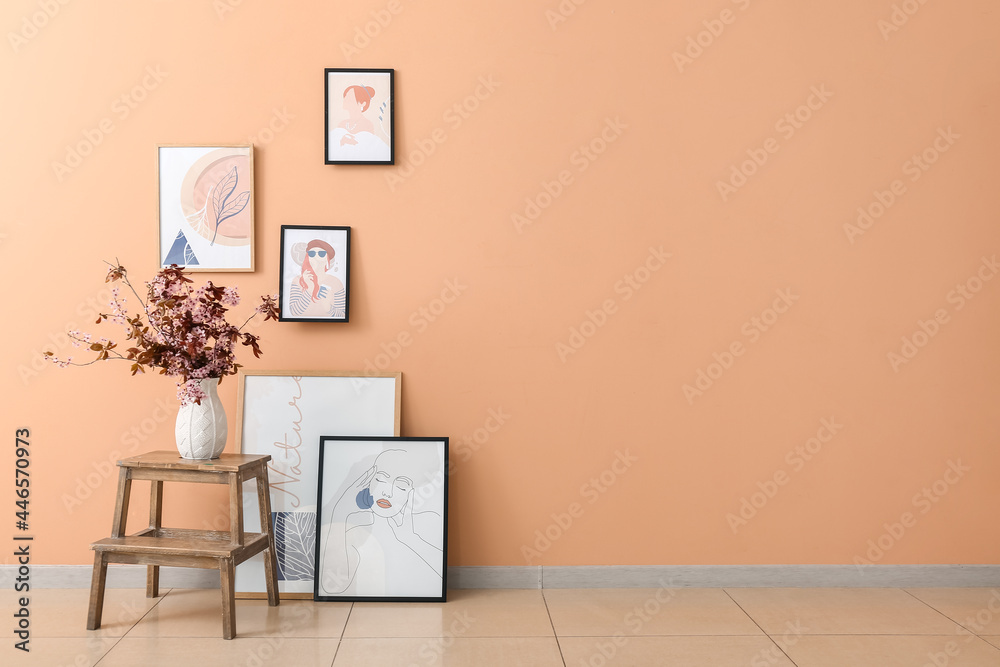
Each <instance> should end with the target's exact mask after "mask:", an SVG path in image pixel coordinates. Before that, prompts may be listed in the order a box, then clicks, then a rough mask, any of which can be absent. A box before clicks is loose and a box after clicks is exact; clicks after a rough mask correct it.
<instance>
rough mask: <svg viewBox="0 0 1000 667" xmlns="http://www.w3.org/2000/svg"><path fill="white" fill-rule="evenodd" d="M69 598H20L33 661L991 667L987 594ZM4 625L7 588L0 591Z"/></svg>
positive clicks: (999, 628)
mask: <svg viewBox="0 0 1000 667" xmlns="http://www.w3.org/2000/svg"><path fill="white" fill-rule="evenodd" d="M87 594H88V592H87V591H85V590H38V591H33V592H32V595H31V603H30V607H29V608H30V611H31V643H30V647H31V652H30V653H27V654H26V653H23V652H21V651H18V650H15V649H14V647H13V644H14V641H15V639H14V638H13V636H12V635H11V634H9V633H5V634H7V639H5V640H4V642H3V645H2V647H0V665H4V666H7V665H32V666H38V667H43V666H44V667H50V666H51V667H90V666H92V665H98V666H99V667H133V666H135V665H148V666H149V667H159V666H161V665H163V666H168V665H169V666H170V667H174V666H177V665H180V666H181V667H200V666H201V665H211V666H212V667H228V666H237V665H238V666H240V667H277V666H285V665H288V666H294V667H310V666H313V665H316V666H322V667H331V666H334V667H340V666H348V667H366V666H367V665H378V666H379V667H387V666H388V667H397V666H400V667H419V666H432V665H448V666H450V667H455V666H458V665H472V666H476V667H480V666H484V665H503V666H507V665H514V666H520V665H526V666H532V665H537V666H539V667H548V666H550V665H551V666H553V667H557V666H558V667H610V666H614V665H629V666H637V667H643V666H646V665H649V666H652V665H656V666H657V667H659V666H661V665H683V666H685V667H698V666H705V667H730V666H734V667H735V666H736V665H740V666H744V667H782V666H784V667H788V666H790V665H797V666H799V667H821V666H822V667H867V666H869V665H870V666H872V667H876V666H877V667H895V666H897V665H898V666H904V665H905V666H906V667H978V666H985V665H991V666H1000V590H997V589H989V588H961V589H954V588H948V589H945V588H927V589H898V588H864V589H861V588H814V589H805V588H731V589H719V588H676V589H577V590H564V589H545V590H457V591H452V592H451V593H450V594H449V602H448V603H446V604H378V603H355V604H351V603H326V602H324V603H314V602H311V601H290V600H286V601H284V602H282V604H281V605H280V606H279V607H276V608H270V607H268V606H267V603H266V602H264V601H249V600H247V601H238V602H237V614H236V625H237V632H238V637H237V639H234V640H232V641H225V640H223V639H221V637H220V635H221V631H222V621H221V610H222V604H221V600H220V595H219V592H218V591H214V590H179V589H174V590H169V591H166V593H165V594H164V595H163V596H162V597H160V598H158V599H156V600H147V599H146V598H145V597H144V591H142V590H117V589H116V590H110V589H109V590H108V593H107V597H106V600H105V608H104V625H103V627H102V628H101V630H99V631H96V632H88V631H87V630H85V629H84V627H85V624H86V610H87ZM0 600H2V601H3V602H4V605H3V615H4V617H5V618H8V619H9V618H11V616H10V613H11V612H10V610H12V609H13V606H14V599H13V593H10V592H6V591H5V592H4V593H2V594H0Z"/></svg>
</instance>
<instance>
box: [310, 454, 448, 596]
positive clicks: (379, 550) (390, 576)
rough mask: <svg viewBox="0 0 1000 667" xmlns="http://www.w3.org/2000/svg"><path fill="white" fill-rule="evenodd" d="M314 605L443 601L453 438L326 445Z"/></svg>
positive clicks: (322, 462)
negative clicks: (450, 459) (315, 602)
mask: <svg viewBox="0 0 1000 667" xmlns="http://www.w3.org/2000/svg"><path fill="white" fill-rule="evenodd" d="M319 470H320V476H319V488H318V490H317V494H316V495H317V500H318V514H317V524H318V531H317V542H316V578H315V592H316V595H315V599H316V600H324V601H330V600H343V601H351V600H356V601H362V600H364V601H383V602H444V601H445V596H446V590H447V563H448V438H352V437H343V436H330V437H324V438H322V439H321V443H320V453H319Z"/></svg>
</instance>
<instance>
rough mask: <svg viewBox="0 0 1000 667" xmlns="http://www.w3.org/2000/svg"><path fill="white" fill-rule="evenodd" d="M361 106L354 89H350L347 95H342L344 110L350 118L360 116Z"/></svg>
mask: <svg viewBox="0 0 1000 667" xmlns="http://www.w3.org/2000/svg"><path fill="white" fill-rule="evenodd" d="M361 106H362V105H361V102H359V101H358V98H357V91H356V90H355V89H354V88H350V89H349V90H348V91H347V94H345V95H344V109H345V110H346V111H347V112H348V113H349V114H350V115H351V116H360V115H361Z"/></svg>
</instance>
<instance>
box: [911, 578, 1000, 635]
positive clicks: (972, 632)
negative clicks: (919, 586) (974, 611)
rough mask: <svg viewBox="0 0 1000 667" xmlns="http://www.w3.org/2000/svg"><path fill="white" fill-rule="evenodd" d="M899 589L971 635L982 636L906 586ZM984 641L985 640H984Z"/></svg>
mask: <svg viewBox="0 0 1000 667" xmlns="http://www.w3.org/2000/svg"><path fill="white" fill-rule="evenodd" d="M899 590H901V591H903V592H904V593H906V594H907V595H909V596H910V597H912V598H913V599H914V600H916V601H917V602H919V603H920V604H922V605H924V606H926V607H927V608H928V609H931V610H932V611H934V612H935V613H937V614H940V615H941V616H943V617H945V618H946V619H948V621H950V622H951V623H954V624H955V625H957V626H958V627H960V628H962V629H963V630H965V631H966V632H968V633H970V634H973V635H975V636H976V637H980V638H982V637H981V636H980V635H979V633H977V632H975V631H974V630H971V629H969V628H967V627H965V625H963V624H962V622H961V621H957V620H955V619H954V618H952V617H951V616H949V615H948V614H946V613H944V612H943V611H941V610H940V609H938V608H937V607H935V606H934V605H932V604H931V603H930V602H927V601H926V600H921V599H920V598H918V597H917V596H916V595H914V594H913V593H911V592H910V590H909V589H907V588H900V589H899ZM987 636H989V635H987ZM984 641H985V640H984Z"/></svg>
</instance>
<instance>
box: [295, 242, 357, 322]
mask: <svg viewBox="0 0 1000 667" xmlns="http://www.w3.org/2000/svg"><path fill="white" fill-rule="evenodd" d="M331 252H332V254H333V257H332V261H331V258H330V257H329V255H330V254H331ZM308 253H314V256H313V257H311V258H310V259H309V261H310V262H311V264H310V267H309V268H305V260H306V258H307V256H308ZM322 260H326V263H325V267H326V270H325V271H323V273H322V274H320V273H319V262H321V261H322ZM279 265H280V268H279V278H278V321H279V322H349V321H350V306H351V228H350V227H335V226H334V227H327V226H317V225H282V226H281V260H280V262H279ZM314 267H315V268H314ZM310 269H314V270H310ZM311 276H312V277H318V280H312V279H311Z"/></svg>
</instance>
